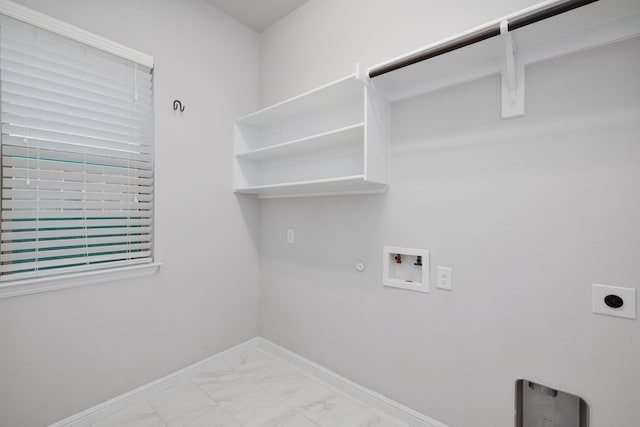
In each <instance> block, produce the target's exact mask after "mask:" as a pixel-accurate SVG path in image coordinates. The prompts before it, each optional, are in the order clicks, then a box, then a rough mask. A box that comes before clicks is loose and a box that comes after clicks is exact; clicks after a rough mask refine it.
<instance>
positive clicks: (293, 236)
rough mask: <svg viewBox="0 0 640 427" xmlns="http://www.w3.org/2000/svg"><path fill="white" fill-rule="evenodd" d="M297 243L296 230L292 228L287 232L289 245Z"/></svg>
mask: <svg viewBox="0 0 640 427" xmlns="http://www.w3.org/2000/svg"><path fill="white" fill-rule="evenodd" d="M295 242H296V230H294V229H293V228H290V229H288V230H287V243H295Z"/></svg>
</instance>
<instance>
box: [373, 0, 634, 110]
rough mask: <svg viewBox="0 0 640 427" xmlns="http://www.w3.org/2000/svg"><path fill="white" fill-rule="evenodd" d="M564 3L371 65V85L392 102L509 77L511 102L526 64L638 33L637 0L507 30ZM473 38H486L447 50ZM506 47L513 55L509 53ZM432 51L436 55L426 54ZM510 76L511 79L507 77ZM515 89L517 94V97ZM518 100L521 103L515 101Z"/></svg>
mask: <svg viewBox="0 0 640 427" xmlns="http://www.w3.org/2000/svg"><path fill="white" fill-rule="evenodd" d="M568 3H571V2H568V1H566V0H564V1H563V0H553V1H546V2H543V3H540V4H538V5H535V6H533V7H531V8H528V9H524V10H522V11H520V12H517V13H514V14H511V15H508V16H505V17H503V18H500V19H497V20H494V21H491V22H488V23H487V24H485V25H482V26H480V27H476V28H473V29H471V30H469V31H466V32H464V33H461V34H457V35H455V36H452V37H449V38H447V39H444V40H441V41H439V42H436V43H433V44H430V45H428V46H425V47H424V48H421V49H418V50H416V51H413V52H410V53H408V54H406V55H403V56H400V57H398V58H394V59H392V60H390V61H386V62H384V63H382V64H380V65H377V66H374V67H371V68H370V69H369V75H371V76H372V81H373V83H374V85H375V87H376V88H377V89H379V90H381V91H383V92H384V93H385V94H386V95H387V97H388V99H389V100H390V101H392V102H393V101H399V100H402V99H406V98H411V97H414V96H418V95H421V94H425V93H429V92H433V91H436V90H439V89H442V88H445V87H449V86H453V85H457V84H461V83H465V82H468V81H472V80H475V79H478V78H482V77H486V76H489V75H494V74H499V73H501V74H502V75H503V83H504V84H507V83H506V82H505V80H508V79H509V78H512V79H513V83H512V85H513V86H512V87H511V88H509V91H510V92H513V94H512V95H511V98H512V101H513V97H515V96H522V97H523V96H524V92H523V91H524V84H523V82H522V81H520V82H518V83H517V85H522V87H520V88H516V82H515V81H516V80H517V79H518V78H519V79H520V80H524V67H525V66H526V65H529V64H533V63H536V62H540V61H544V60H547V59H551V58H555V57H559V56H562V55H567V54H570V53H573V52H578V51H582V50H585V49H589V48H594V47H599V46H603V45H606V44H609V43H613V42H616V41H621V40H624V39H628V38H631V37H634V36H637V35H639V34H640V1H638V0H599V1H594V2H592V3H590V4H586V5H583V6H581V7H577V8H575V9H573V10H570V11H567V12H564V13H561V14H559V15H556V16H552V17H549V18H546V19H544V20H541V21H538V22H535V23H532V24H529V25H526V26H521V27H520V26H518V28H517V29H515V30H510V28H512V26H510V25H509V24H510V23H514V22H519V23H523V21H525V18H526V17H528V16H531V15H534V14H536V13H541V12H543V11H545V10H549V9H552V8H554V7H560V6H563V5H566V4H568ZM574 3H575V2H574ZM579 3H587V2H579ZM501 23H503V25H505V26H503V28H502V34H501V32H500V27H501V26H500V24H501ZM515 26H516V25H513V27H515ZM496 28H497V29H498V30H497V34H496ZM474 38H475V39H478V40H482V39H483V38H484V40H482V41H479V42H477V43H472V44H469V45H467V46H465V47H462V48H459V49H458V48H453V50H447V49H448V48H449V47H452V46H456V45H463V44H465V41H468V40H473V39H474ZM507 38H509V40H510V41H508V40H507ZM508 43H512V45H509V44H508ZM509 47H511V49H512V50H513V53H510V50H509ZM431 53H433V54H434V56H430V54H431ZM510 56H511V58H509V57H510ZM424 57H427V58H429V59H426V60H421V61H420V62H416V63H413V64H412V65H408V66H404V67H402V68H398V69H394V70H393V71H387V70H389V69H393V68H394V65H396V64H401V63H403V62H404V63H407V62H412V61H413V60H415V59H414V58H424ZM510 60H512V61H513V62H512V64H513V65H512V67H513V68H512V69H511V71H509V61H510ZM518 68H520V71H518ZM380 73H383V74H380ZM508 73H510V75H507V74H508ZM503 89H504V88H503ZM517 90H520V91H521V92H519V93H516V91H517ZM521 101H523V100H522V99H521V100H519V102H521ZM503 106H504V101H503ZM503 112H504V109H503Z"/></svg>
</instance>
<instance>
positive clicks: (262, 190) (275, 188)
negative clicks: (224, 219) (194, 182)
mask: <svg viewBox="0 0 640 427" xmlns="http://www.w3.org/2000/svg"><path fill="white" fill-rule="evenodd" d="M386 189H387V184H384V183H378V182H372V181H365V178H364V175H354V176H345V177H339V178H329V179H318V180H313V181H300V182H287V183H282V184H272V185H257V186H253V187H245V188H236V190H235V192H236V193H248V194H257V195H258V196H260V198H276V197H302V196H329V195H340V194H363V193H381V192H384V191H385V190H386Z"/></svg>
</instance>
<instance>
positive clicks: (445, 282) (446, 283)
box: [436, 266, 452, 291]
mask: <svg viewBox="0 0 640 427" xmlns="http://www.w3.org/2000/svg"><path fill="white" fill-rule="evenodd" d="M451 273H452V270H451V268H450V267H440V266H438V277H437V280H436V286H437V287H438V288H440V289H446V290H448V291H450V290H451Z"/></svg>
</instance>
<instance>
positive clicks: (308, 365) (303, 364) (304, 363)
mask: <svg viewBox="0 0 640 427" xmlns="http://www.w3.org/2000/svg"><path fill="white" fill-rule="evenodd" d="M257 340H258V348H259V349H261V350H264V351H266V352H267V353H270V354H272V355H274V356H278V357H281V358H282V359H284V360H286V361H287V362H289V363H291V364H292V365H294V366H296V367H298V368H300V369H301V370H302V371H304V372H307V373H309V374H311V375H313V376H315V377H317V378H318V379H320V380H322V381H324V382H325V383H327V384H329V385H331V386H333V387H335V388H337V389H338V390H341V391H343V392H345V393H347V394H350V395H351V396H353V397H355V398H357V399H359V400H361V401H363V402H365V403H367V404H368V405H370V406H372V407H374V408H377V409H379V410H381V411H382V412H384V413H386V414H388V415H390V416H392V417H394V418H397V419H399V420H402V421H404V422H406V423H408V424H409V425H410V426H411V427H448V426H447V425H446V424H443V423H441V422H440V421H437V420H434V419H433V418H430V417H428V416H426V415H424V414H421V413H420V412H417V411H414V410H413V409H411V408H409V407H407V406H404V405H402V404H401V403H398V402H396V401H394V400H391V399H389V398H388V397H386V396H383V395H381V394H380V393H376V392H375V391H373V390H369V389H368V388H366V387H363V386H361V385H360V384H356V383H354V382H353V381H351V380H348V379H346V378H344V377H343V376H341V375H338V374H336V373H335V372H333V371H330V370H329V369H326V368H324V367H322V366H320V365H318V364H317V363H315V362H312V361H310V360H308V359H305V358H304V357H302V356H300V355H299V354H296V353H294V352H292V351H290V350H287V349H286V348H284V347H281V346H279V345H277V344H275V343H273V342H271V341H269V340H267V339H265V338H262V337H258V338H257Z"/></svg>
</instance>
